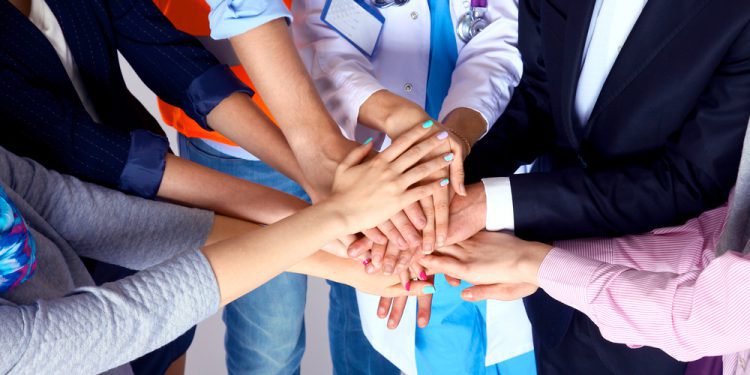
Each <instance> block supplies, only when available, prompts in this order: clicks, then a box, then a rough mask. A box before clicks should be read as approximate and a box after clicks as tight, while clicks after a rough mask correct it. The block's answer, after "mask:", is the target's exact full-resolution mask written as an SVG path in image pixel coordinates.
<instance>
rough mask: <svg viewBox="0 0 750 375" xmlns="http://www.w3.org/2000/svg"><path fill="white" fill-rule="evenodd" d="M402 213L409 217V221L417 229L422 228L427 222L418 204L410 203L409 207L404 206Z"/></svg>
mask: <svg viewBox="0 0 750 375" xmlns="http://www.w3.org/2000/svg"><path fill="white" fill-rule="evenodd" d="M404 213H405V214H406V217H408V218H409V221H411V223H412V224H413V225H414V228H416V229H417V230H422V229H424V226H425V225H426V224H427V218H426V217H425V214H424V212H423V211H422V207H420V206H419V204H417V203H413V204H410V205H409V207H406V208H405V209H404Z"/></svg>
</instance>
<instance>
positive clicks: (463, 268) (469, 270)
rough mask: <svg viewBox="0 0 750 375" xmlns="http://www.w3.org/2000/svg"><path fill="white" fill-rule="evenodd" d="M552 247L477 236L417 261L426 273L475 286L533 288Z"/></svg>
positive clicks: (501, 236)
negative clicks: (448, 277)
mask: <svg viewBox="0 0 750 375" xmlns="http://www.w3.org/2000/svg"><path fill="white" fill-rule="evenodd" d="M550 250H552V246H550V245H546V244H543V243H538V242H528V241H524V240H521V239H519V238H516V237H515V236H512V235H510V234H506V233H493V232H479V233H477V234H476V235H475V236H474V237H472V238H470V239H468V240H466V241H463V242H459V243H457V244H455V245H450V246H446V247H444V248H441V249H440V250H439V251H440V255H428V256H425V257H423V258H422V259H420V260H419V263H420V264H421V265H423V266H424V267H425V268H427V270H428V273H430V274H432V273H444V274H447V275H450V276H452V277H454V278H458V279H461V280H466V281H468V282H469V283H472V284H475V285H489V284H530V285H536V283H537V273H538V271H539V267H540V266H541V264H542V261H543V260H544V258H545V257H546V256H547V254H548V253H549V252H550Z"/></svg>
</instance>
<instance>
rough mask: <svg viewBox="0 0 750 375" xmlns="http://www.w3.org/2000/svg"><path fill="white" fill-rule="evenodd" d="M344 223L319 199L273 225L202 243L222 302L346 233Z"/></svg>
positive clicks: (284, 269)
mask: <svg viewBox="0 0 750 375" xmlns="http://www.w3.org/2000/svg"><path fill="white" fill-rule="evenodd" d="M345 227H346V224H345V221H344V218H343V217H342V216H340V215H339V214H338V213H337V212H336V211H335V209H333V208H331V207H329V206H328V205H327V204H326V203H321V204H320V205H316V206H315V207H310V208H308V209H305V210H302V211H300V212H299V213H297V214H295V215H292V216H290V217H288V218H286V219H283V220H282V221H280V222H278V223H275V224H273V225H270V226H267V227H264V228H260V229H257V230H253V231H251V232H249V233H247V234H244V235H242V236H239V237H235V238H232V239H230V240H226V241H221V242H218V243H214V244H212V245H209V246H207V247H205V248H204V249H203V253H204V254H205V256H206V258H207V259H208V260H209V262H210V264H211V267H212V268H213V270H214V274H215V275H216V280H217V283H218V285H219V290H220V291H221V301H222V305H224V304H226V303H229V302H231V301H233V300H234V299H236V298H238V297H240V296H242V295H244V294H246V293H248V292H249V291H251V290H253V289H255V288H257V287H258V286H260V285H262V284H263V283H265V282H266V281H268V280H269V279H271V278H272V277H274V276H276V275H278V274H279V273H281V272H284V271H286V270H287V269H289V268H290V267H292V266H293V265H294V264H296V263H298V262H299V261H300V260H302V259H304V258H305V257H307V256H309V255H311V254H313V253H314V252H316V251H317V250H318V249H320V248H322V247H323V246H324V245H325V244H326V243H328V242H329V241H332V240H334V239H336V238H338V237H340V236H342V235H344V234H346V233H345V232H346V229H344V228H345ZM250 270H252V272H250Z"/></svg>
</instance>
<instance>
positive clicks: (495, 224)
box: [482, 177, 515, 231]
mask: <svg viewBox="0 0 750 375" xmlns="http://www.w3.org/2000/svg"><path fill="white" fill-rule="evenodd" d="M482 183H483V184H484V193H485V196H486V197H487V219H486V223H485V228H486V229H487V230H489V231H500V230H514V229H515V222H514V215H513V194H512V192H511V188H510V179H509V178H507V177H495V178H485V179H482Z"/></svg>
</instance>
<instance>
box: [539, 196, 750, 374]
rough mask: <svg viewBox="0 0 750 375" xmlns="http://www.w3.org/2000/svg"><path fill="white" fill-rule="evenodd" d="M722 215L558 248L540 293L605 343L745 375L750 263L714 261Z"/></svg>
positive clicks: (731, 258) (542, 275)
mask: <svg viewBox="0 0 750 375" xmlns="http://www.w3.org/2000/svg"><path fill="white" fill-rule="evenodd" d="M730 201H731V200H730ZM726 215H727V207H726V206H724V207H721V208H718V209H714V210H712V211H709V212H706V213H704V214H703V215H701V216H700V217H698V218H696V219H693V220H690V221H688V222H687V223H686V224H684V225H682V226H677V227H671V228H664V229H657V230H654V231H652V232H650V233H648V234H645V235H637V236H626V237H621V238H616V239H604V240H575V241H561V242H556V243H555V246H556V248H555V249H554V250H553V251H552V252H551V253H550V254H549V255H548V256H547V258H546V259H545V260H544V262H543V264H542V266H541V268H540V270H539V281H540V286H541V287H542V288H543V289H544V290H545V292H547V293H548V294H549V295H551V296H552V297H554V298H555V299H557V300H559V301H561V302H564V303H566V304H568V305H570V306H572V307H575V308H576V309H578V310H580V311H582V312H583V313H585V314H586V315H588V316H589V318H591V319H592V320H593V321H594V322H595V323H596V324H597V326H599V328H600V330H601V332H602V335H603V336H604V337H605V338H607V339H608V340H611V341H613V342H618V343H626V344H629V345H631V346H633V347H637V346H652V347H657V348H660V349H662V350H664V351H665V352H667V353H668V354H670V355H672V356H674V357H675V358H677V359H679V360H682V361H691V360H695V359H698V358H701V357H703V356H716V355H724V359H723V361H724V374H726V375H729V374H745V373H750V371H748V370H750V369H748V368H747V367H746V362H747V357H748V351H747V349H748V348H750V328H748V324H747V323H748V319H747V312H748V311H750V289H748V288H747V287H746V286H747V285H750V256H744V257H743V255H742V254H740V253H736V252H730V253H727V254H724V255H722V256H720V257H718V258H715V249H716V243H717V240H718V238H719V234H720V233H721V231H722V229H723V227H724V225H725V220H726ZM563 249H564V250H563ZM740 250H741V249H740Z"/></svg>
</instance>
